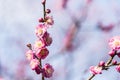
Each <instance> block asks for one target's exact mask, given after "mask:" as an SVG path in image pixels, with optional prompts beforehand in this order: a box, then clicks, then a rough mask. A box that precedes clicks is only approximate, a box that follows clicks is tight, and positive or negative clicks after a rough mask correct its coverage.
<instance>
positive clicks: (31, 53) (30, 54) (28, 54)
mask: <svg viewBox="0 0 120 80" xmlns="http://www.w3.org/2000/svg"><path fill="white" fill-rule="evenodd" d="M25 55H26V58H27V60H32V59H33V58H34V53H33V51H32V50H28V51H27V52H26V54H25Z"/></svg>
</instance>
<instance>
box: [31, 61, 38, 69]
mask: <svg viewBox="0 0 120 80" xmlns="http://www.w3.org/2000/svg"><path fill="white" fill-rule="evenodd" d="M39 64H40V62H39V60H37V59H32V60H31V61H30V67H31V69H32V70H35V69H36V68H37V67H38V66H39Z"/></svg>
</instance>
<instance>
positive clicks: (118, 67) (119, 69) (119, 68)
mask: <svg viewBox="0 0 120 80" xmlns="http://www.w3.org/2000/svg"><path fill="white" fill-rule="evenodd" d="M116 70H117V71H118V72H119V73H120V65H118V66H116Z"/></svg>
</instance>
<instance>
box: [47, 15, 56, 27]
mask: <svg viewBox="0 0 120 80" xmlns="http://www.w3.org/2000/svg"><path fill="white" fill-rule="evenodd" d="M45 20H46V21H45V23H46V25H48V26H51V25H53V24H54V20H53V17H51V16H46V17H45Z"/></svg>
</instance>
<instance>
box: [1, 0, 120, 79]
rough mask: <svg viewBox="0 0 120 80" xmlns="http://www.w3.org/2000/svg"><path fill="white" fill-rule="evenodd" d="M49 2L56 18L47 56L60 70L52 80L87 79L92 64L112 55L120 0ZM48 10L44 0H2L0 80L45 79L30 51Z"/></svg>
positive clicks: (114, 75)
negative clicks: (31, 61)
mask: <svg viewBox="0 0 120 80" xmlns="http://www.w3.org/2000/svg"><path fill="white" fill-rule="evenodd" d="M46 5H47V8H50V9H51V11H52V13H51V15H52V16H53V18H54V21H55V24H54V26H53V27H52V28H51V29H49V33H50V34H51V36H52V38H53V43H52V45H51V46H50V47H48V48H49V50H50V54H49V56H48V57H47V58H46V59H45V60H44V61H43V64H44V63H50V64H52V65H53V67H54V69H55V72H54V74H53V77H52V78H50V79H46V80H87V78H88V77H89V76H90V72H89V67H90V66H92V65H97V64H98V63H99V61H100V60H104V61H107V60H108V58H109V56H108V52H109V50H110V48H109V46H108V40H109V39H110V38H111V37H113V36H116V35H118V36H119V35H120V0H47V4H46ZM42 11H43V10H42V5H41V0H0V80H41V75H37V74H36V73H35V72H34V71H32V70H31V68H30V66H29V62H28V61H27V60H26V58H25V52H26V51H27V50H28V48H27V47H26V44H28V43H31V44H33V43H34V41H35V40H36V39H37V37H36V35H35V27H36V26H37V25H38V24H39V23H38V19H39V18H40V17H42V16H43V12H42ZM116 59H117V58H116ZM117 60H118V59H117ZM93 80H120V74H119V73H118V72H117V71H115V68H114V67H111V68H110V70H109V71H103V74H102V75H97V76H96V77H95V78H94V79H93Z"/></svg>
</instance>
